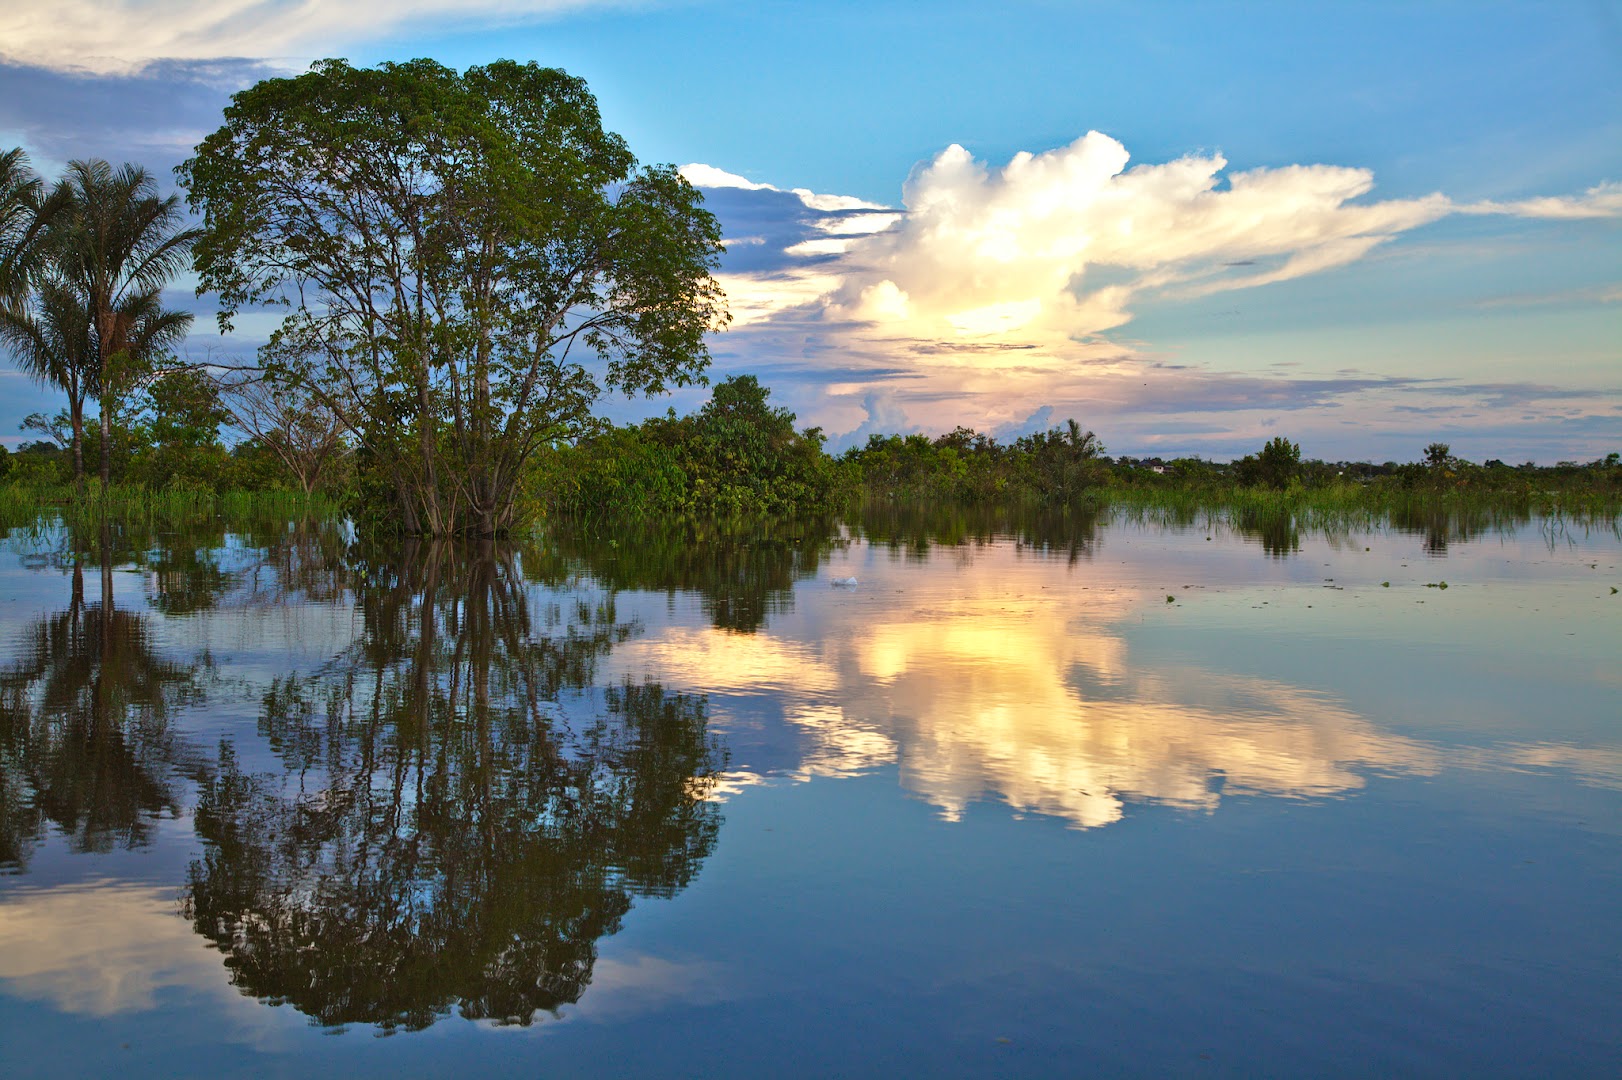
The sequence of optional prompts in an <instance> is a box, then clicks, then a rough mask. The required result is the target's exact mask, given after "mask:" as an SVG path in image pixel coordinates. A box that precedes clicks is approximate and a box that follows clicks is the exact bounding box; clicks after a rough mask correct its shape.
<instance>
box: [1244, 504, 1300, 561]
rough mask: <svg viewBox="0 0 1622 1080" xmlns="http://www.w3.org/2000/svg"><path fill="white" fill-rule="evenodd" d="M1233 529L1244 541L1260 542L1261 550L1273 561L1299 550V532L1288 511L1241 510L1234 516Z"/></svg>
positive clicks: (1292, 516)
mask: <svg viewBox="0 0 1622 1080" xmlns="http://www.w3.org/2000/svg"><path fill="white" fill-rule="evenodd" d="M1234 529H1235V531H1237V532H1238V533H1239V535H1240V536H1243V537H1245V538H1246V539H1251V540H1257V541H1260V543H1261V545H1262V550H1263V551H1264V552H1266V553H1267V554H1268V555H1270V556H1272V557H1273V558H1275V559H1285V558H1288V557H1289V556H1291V555H1294V554H1295V553H1296V552H1298V551H1300V550H1301V530H1300V528H1299V527H1298V526H1297V525H1296V521H1295V515H1294V514H1292V513H1290V512H1289V511H1288V510H1282V511H1275V512H1269V511H1265V510H1252V509H1248V508H1247V509H1242V510H1240V511H1239V512H1238V513H1236V514H1235V515H1234Z"/></svg>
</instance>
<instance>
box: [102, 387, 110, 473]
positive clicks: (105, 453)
mask: <svg viewBox="0 0 1622 1080" xmlns="http://www.w3.org/2000/svg"><path fill="white" fill-rule="evenodd" d="M111 399H112V395H111V394H109V393H108V392H107V390H106V389H105V388H103V389H102V392H101V493H102V496H103V497H105V496H106V495H107V488H108V486H109V485H111V484H112V482H113V403H112V400H111Z"/></svg>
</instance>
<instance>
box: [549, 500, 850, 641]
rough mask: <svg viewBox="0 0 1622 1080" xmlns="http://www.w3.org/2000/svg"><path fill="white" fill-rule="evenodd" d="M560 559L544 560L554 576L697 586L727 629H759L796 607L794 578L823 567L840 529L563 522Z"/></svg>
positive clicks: (631, 585) (635, 585)
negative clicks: (604, 527)
mask: <svg viewBox="0 0 1622 1080" xmlns="http://www.w3.org/2000/svg"><path fill="white" fill-rule="evenodd" d="M551 539H552V541H553V543H554V545H555V549H556V555H557V558H556V559H554V560H551V561H549V562H545V563H542V564H541V565H540V566H538V567H537V570H538V572H539V573H540V575H541V577H542V578H543V579H545V580H551V579H556V578H559V577H561V575H562V574H563V573H564V572H565V571H566V570H567V569H568V568H569V567H571V566H576V567H581V568H583V569H585V571H586V572H588V573H589V574H590V575H591V576H592V578H593V579H595V580H596V581H598V582H599V583H600V584H602V585H603V586H604V587H605V588H608V589H648V590H660V591H663V592H666V593H669V594H672V595H674V594H675V593H677V592H695V593H697V594H698V595H699V601H700V603H701V604H702V606H703V609H704V613H705V614H706V615H707V616H708V617H709V618H710V620H711V622H713V623H714V625H715V626H716V627H717V628H719V629H722V630H737V631H741V632H744V633H753V632H754V631H756V630H758V629H760V628H761V627H762V626H764V625H765V624H766V620H767V618H768V617H769V616H771V615H775V614H778V613H780V612H784V611H788V610H790V609H791V608H792V607H793V606H794V583H795V582H796V581H800V580H803V579H805V578H808V577H811V576H813V575H815V574H816V572H817V568H818V566H819V565H820V564H821V562H822V559H823V558H824V557H825V556H826V555H827V553H828V550H829V549H830V548H831V547H832V546H833V545H834V544H835V543H836V542H837V540H838V536H837V534H836V533H835V531H834V529H833V527H832V525H831V524H829V523H826V522H801V523H795V524H790V525H783V524H778V525H776V526H775V527H770V528H767V527H761V528H758V529H751V528H746V527H735V528H728V527H726V526H718V525H715V524H711V523H705V524H700V523H695V522H690V521H688V522H681V523H678V524H667V525H661V526H644V527H641V528H630V529H628V528H626V527H623V526H617V527H616V528H615V530H614V531H613V533H612V534H597V533H594V532H592V531H591V530H589V529H585V528H581V529H558V530H556V531H555V533H554V534H553V536H552V537H551Z"/></svg>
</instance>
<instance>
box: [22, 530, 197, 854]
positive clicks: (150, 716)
mask: <svg viewBox="0 0 1622 1080" xmlns="http://www.w3.org/2000/svg"><path fill="white" fill-rule="evenodd" d="M72 581H73V591H72V597H71V600H70V601H69V604H68V607H67V609H66V610H64V611H60V612H57V613H56V614H54V615H51V616H49V617H47V618H44V619H41V620H40V621H39V622H37V623H35V624H34V626H33V627H32V628H31V629H30V631H29V633H28V635H27V637H26V639H25V642H24V645H23V648H22V649H21V650H19V652H20V659H19V660H18V661H17V662H16V663H15V664H13V665H12V666H11V667H10V668H8V669H6V670H4V671H0V755H3V757H4V765H3V767H0V774H3V775H4V777H5V787H4V788H3V789H0V830H3V831H0V863H19V862H22V861H24V860H25V859H26V857H27V854H28V849H29V848H31V847H32V846H33V844H35V843H37V842H38V840H39V838H40V834H41V830H42V829H43V827H44V825H45V824H46V823H47V822H50V823H53V824H55V825H56V826H57V827H58V828H60V829H61V830H62V831H63V832H65V833H66V834H67V835H68V836H69V838H70V843H71V844H72V846H73V848H74V849H75V850H79V851H104V850H109V849H111V848H112V847H115V846H124V847H135V846H138V845H140V844H143V843H145V842H146V840H147V837H148V834H149V832H150V826H151V820H152V818H153V817H154V816H155V815H158V814H162V813H178V810H179V804H178V802H177V799H176V794H175V792H174V790H173V787H172V782H171V773H172V772H173V770H174V767H175V765H176V763H177V762H179V761H180V760H181V759H182V757H183V756H184V755H183V752H182V750H181V748H180V747H179V745H178V743H177V741H176V739H175V737H174V735H173V733H172V732H171V730H170V728H169V724H168V716H169V712H170V710H171V709H172V708H173V707H175V706H176V705H178V704H181V703H183V702H185V701H188V700H190V699H192V698H194V697H195V696H196V695H197V693H198V690H197V681H196V672H197V665H196V664H192V665H184V664H178V663H174V662H172V661H169V660H166V659H164V658H163V657H162V656H160V655H159V653H158V651H157V645H156V642H155V640H154V637H153V634H152V630H151V627H150V624H149V622H148V620H147V618H146V617H145V616H142V615H139V614H136V613H133V612H128V611H119V610H118V609H117V607H116V606H115V605H114V603H113V588H112V564H111V561H110V559H109V558H105V557H104V558H103V561H102V565H101V598H100V602H99V603H87V602H86V600H85V596H84V571H83V569H82V568H81V567H80V566H79V565H77V564H75V566H74V567H73V571H72Z"/></svg>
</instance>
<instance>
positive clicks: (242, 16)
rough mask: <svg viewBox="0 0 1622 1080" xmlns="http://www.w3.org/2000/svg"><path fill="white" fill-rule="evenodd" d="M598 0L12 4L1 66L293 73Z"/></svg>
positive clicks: (4, 13) (4, 23)
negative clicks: (316, 63)
mask: <svg viewBox="0 0 1622 1080" xmlns="http://www.w3.org/2000/svg"><path fill="white" fill-rule="evenodd" d="M626 6H630V5H629V4H628V3H618V4H614V3H605V2H603V0H395V2H393V3H389V4H354V3H346V2H344V0H168V2H166V3H164V4H162V5H154V4H152V3H149V2H146V0H11V2H9V3H7V4H6V5H5V6H4V8H0V58H3V59H5V60H9V61H11V62H13V63H20V64H28V65H32V66H35V67H45V68H51V69H53V70H56V71H88V72H94V73H97V74H129V73H131V72H135V71H139V70H141V69H142V68H144V67H146V66H147V65H148V64H150V63H152V62H153V61H157V60H165V59H172V60H205V59H215V58H219V57H240V58H252V59H260V60H285V61H289V62H292V63H293V64H294V66H301V63H300V62H301V61H302V60H305V59H310V58H312V57H313V56H315V55H323V56H325V55H330V54H331V50H332V49H333V47H334V46H336V45H342V44H345V43H348V42H351V41H358V40H363V39H365V40H370V39H375V38H377V37H378V36H380V35H387V34H390V33H394V32H399V31H402V30H407V29H410V28H412V27H415V26H421V25H423V24H425V23H430V22H432V23H436V24H439V25H446V24H449V25H452V26H454V25H458V24H477V25H482V26H489V25H491V24H492V23H494V24H498V25H499V24H502V23H524V22H533V21H537V20H540V19H545V18H548V17H552V16H556V15H560V14H563V13H566V12H570V11H575V10H579V9H581V8H589V7H626Z"/></svg>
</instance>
